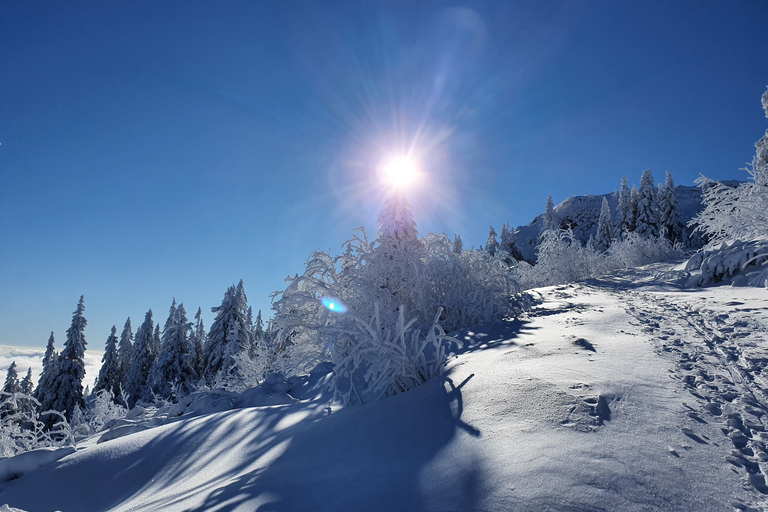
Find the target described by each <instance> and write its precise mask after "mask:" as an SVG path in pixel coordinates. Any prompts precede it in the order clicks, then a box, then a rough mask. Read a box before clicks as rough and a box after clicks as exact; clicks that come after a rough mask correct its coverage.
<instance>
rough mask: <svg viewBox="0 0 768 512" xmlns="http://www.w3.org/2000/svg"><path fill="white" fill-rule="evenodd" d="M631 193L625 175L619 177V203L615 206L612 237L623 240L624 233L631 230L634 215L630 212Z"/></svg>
mask: <svg viewBox="0 0 768 512" xmlns="http://www.w3.org/2000/svg"><path fill="white" fill-rule="evenodd" d="M631 196H632V193H631V192H630V191H629V186H628V184H627V177H626V176H624V177H623V178H621V190H620V191H619V204H618V206H617V207H616V220H615V221H614V223H613V238H615V239H616V240H623V239H624V233H625V232H627V231H631V230H632V226H634V217H633V214H632V197H631Z"/></svg>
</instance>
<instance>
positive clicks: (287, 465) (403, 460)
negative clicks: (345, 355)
mask: <svg viewBox="0 0 768 512" xmlns="http://www.w3.org/2000/svg"><path fill="white" fill-rule="evenodd" d="M470 378H471V377H470ZM467 380H469V378H467ZM465 383H466V381H465V382H463V383H462V384H460V385H459V386H454V384H453V382H452V381H451V380H450V379H449V378H447V377H445V378H441V379H435V380H433V381H430V382H428V383H426V384H424V385H423V386H421V387H419V388H417V389H414V390H411V391H408V392H406V393H402V394H400V395H397V396H394V397H391V398H387V399H385V400H382V401H379V402H374V403H371V404H366V405H362V406H352V407H348V408H345V409H342V410H341V411H339V412H337V413H333V414H331V415H329V416H325V417H322V418H319V419H317V418H316V420H315V421H313V422H312V423H311V424H308V425H296V426H295V428H289V429H288V430H287V431H282V432H273V433H271V434H270V433H269V432H265V435H267V436H270V435H271V436H272V440H271V441H270V443H269V444H270V445H272V446H273V447H277V446H279V445H281V444H282V443H285V447H284V449H283V451H282V452H281V453H280V454H279V456H277V458H275V459H274V460H273V461H272V462H271V463H270V464H268V465H267V466H266V467H263V468H261V469H256V470H252V471H247V472H244V471H242V470H243V469H244V468H232V470H231V471H230V472H229V475H224V477H222V478H221V479H220V480H221V486H220V487H219V488H217V489H216V490H214V491H213V492H211V493H210V494H209V495H208V496H207V498H206V499H205V501H204V503H203V504H202V505H201V506H200V507H198V508H195V509H193V512H202V511H212V510H235V509H238V507H242V508H241V509H242V510H246V509H247V510H258V511H259V512H288V511H304V510H312V511H338V510H366V511H391V510H398V511H421V510H427V509H429V510H472V509H473V507H474V506H475V504H476V503H477V500H478V498H479V497H480V496H481V488H480V487H481V482H482V481H483V477H482V467H481V465H480V464H479V463H478V459H479V458H478V457H474V458H473V457H472V456H471V454H467V456H466V457H463V459H464V461H465V463H464V464H459V465H458V467H457V464H456V463H455V461H451V462H447V463H445V467H442V466H441V463H440V460H439V459H437V460H436V455H437V454H438V453H439V452H440V451H441V450H442V449H443V448H444V447H445V446H446V445H448V444H449V443H450V442H451V441H452V440H453V439H454V438H455V437H456V436H457V434H458V433H459V432H463V433H464V434H467V435H469V436H473V437H478V436H480V432H479V431H478V430H477V429H475V428H474V427H472V426H470V425H467V424H466V423H464V422H462V421H461V414H462V411H463V403H462V397H461V387H462V386H463V385H464V384H465ZM245 449H246V450H247V449H248V448H247V447H246V448H245ZM258 451H263V449H261V450H258ZM257 455H258V453H248V454H246V455H245V457H244V459H245V460H246V461H248V460H253V458H254V457H255V456H257ZM431 474H432V475H436V474H439V475H441V476H440V478H430V475H431ZM446 476H449V478H446ZM425 504H428V507H426V508H425Z"/></svg>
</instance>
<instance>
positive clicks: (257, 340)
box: [249, 308, 266, 357]
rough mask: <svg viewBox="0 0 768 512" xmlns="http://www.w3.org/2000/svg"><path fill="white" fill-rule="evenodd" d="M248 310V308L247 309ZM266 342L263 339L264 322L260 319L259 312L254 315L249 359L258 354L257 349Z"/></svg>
mask: <svg viewBox="0 0 768 512" xmlns="http://www.w3.org/2000/svg"><path fill="white" fill-rule="evenodd" d="M249 309H250V308H249ZM265 343H266V340H265V339H264V320H262V319H261V310H259V312H258V314H257V315H256V320H255V321H254V322H253V336H252V337H251V351H250V355H251V357H254V356H255V355H256V354H258V353H259V348H260V346H261V345H264V344H265Z"/></svg>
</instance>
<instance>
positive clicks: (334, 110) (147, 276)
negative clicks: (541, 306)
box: [0, 0, 768, 350]
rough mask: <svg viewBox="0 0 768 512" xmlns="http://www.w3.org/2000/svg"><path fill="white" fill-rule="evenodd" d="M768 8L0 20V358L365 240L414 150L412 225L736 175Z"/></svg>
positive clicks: (263, 302)
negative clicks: (363, 231) (391, 159)
mask: <svg viewBox="0 0 768 512" xmlns="http://www.w3.org/2000/svg"><path fill="white" fill-rule="evenodd" d="M766 26H768V2H765V1H762V0H754V1H736V2H715V1H704V0H701V1H684V0H680V1H675V2H669V1H660V2H654V1H643V2H632V1H622V2H615V1H574V0H568V1H551V2H547V1H543V2H516V1H509V2H496V1H493V2H487V3H486V2H465V3H459V2H429V1H425V2H413V1H388V2H372V1H362V2H360V1H333V2H320V1H307V2H299V1H287V2H243V1H230V2H223V3H222V2H122V3H116V2H66V3H61V2H36V1H30V2H11V1H6V2H0V70H2V78H0V144H1V145H0V344H5V345H28V346H43V345H44V344H45V343H46V341H47V338H48V334H49V333H50V331H52V330H53V331H55V333H56V337H57V344H58V346H59V348H61V346H62V345H63V341H64V339H65V331H66V329H67V328H68V327H69V324H70V320H71V315H72V312H73V311H74V310H75V307H76V305H77V301H78V298H79V297H80V295H81V294H82V295H85V305H86V318H87V319H88V322H89V325H88V328H87V331H86V337H87V339H88V342H89V345H90V347H91V348H95V349H99V350H101V349H102V348H103V346H104V342H105V340H106V338H107V336H108V334H109V330H110V327H111V326H112V325H113V324H116V325H117V326H118V330H120V329H121V328H122V325H123V323H124V322H125V319H126V317H128V316H130V317H131V319H132V321H133V325H134V331H135V329H136V328H137V327H138V325H139V324H140V322H141V321H142V320H143V317H144V313H145V312H146V310H147V309H148V308H150V307H151V308H152V309H153V311H154V312H155V320H156V321H160V322H164V321H165V318H166V316H167V313H168V308H169V306H170V303H171V300H172V298H174V297H175V298H176V299H177V300H178V301H179V302H183V303H184V304H185V306H186V308H187V312H188V313H189V315H190V317H191V316H193V315H194V313H195V311H197V308H198V306H202V308H203V312H204V319H205V323H206V326H210V324H211V321H212V318H213V315H212V314H211V312H210V308H211V307H212V306H216V305H218V304H219V303H220V302H221V299H222V297H223V295H224V292H225V290H226V288H227V287H228V286H229V285H230V284H235V283H237V281H239V280H240V279H243V280H244V281H245V287H246V292H247V294H248V297H249V302H250V303H251V304H252V305H253V307H254V309H260V308H261V309H264V313H265V316H269V312H268V310H269V308H270V301H269V298H268V295H269V293H270V292H271V291H274V290H277V289H280V288H281V287H282V286H283V278H284V277H285V276H286V275H288V274H294V273H297V272H301V271H302V270H303V265H304V262H305V261H306V258H307V256H308V255H309V253H310V252H311V251H313V250H315V249H318V248H322V249H326V250H327V249H332V250H333V251H339V250H340V246H341V244H342V243H343V242H344V241H345V240H346V239H347V238H348V237H349V235H350V233H351V231H352V229H354V228H355V227H358V226H365V227H366V228H367V229H368V231H369V233H371V234H375V222H376V217H377V214H378V211H379V210H380V208H381V205H382V202H383V198H384V195H383V194H384V192H383V187H382V186H381V185H380V184H379V183H378V182H377V179H376V172H375V169H376V167H377V165H378V163H379V162H380V160H381V159H382V158H384V157H386V156H387V155H388V154H392V153H397V152H401V151H411V152H412V153H413V154H414V155H416V157H417V159H418V160H419V162H420V164H421V167H422V172H423V174H424V176H423V179H422V181H421V184H420V187H419V188H418V189H414V190H411V191H410V192H409V193H408V194H407V195H408V197H409V199H410V201H411V203H412V205H413V209H414V216H415V219H416V222H417V224H418V227H419V230H420V232H422V233H426V232H427V231H446V232H447V233H449V234H450V235H453V234H454V233H459V234H461V236H462V238H463V240H464V245H465V247H469V246H470V245H476V246H477V245H480V244H484V243H485V239H486V238H487V234H488V225H489V224H493V225H494V226H495V227H496V229H497V230H499V229H500V227H501V224H502V223H504V222H508V223H511V224H512V225H515V226H516V225H521V224H526V223H528V222H529V221H530V220H531V219H532V218H533V217H534V216H535V215H537V214H539V213H541V212H542V211H543V208H544V204H545V201H546V197H547V195H552V197H553V199H554V200H555V203H558V202H560V201H562V200H563V199H565V198H567V197H569V196H572V195H580V194H584V193H594V194H600V193H606V192H610V191H612V190H614V189H615V188H616V187H617V186H618V185H619V183H620V180H621V177H622V176H628V178H629V182H630V184H632V183H639V179H640V174H641V173H642V171H643V170H644V169H646V168H651V169H653V171H654V176H655V177H656V180H657V181H660V180H661V179H662V178H663V176H664V171H665V170H667V169H669V170H670V171H671V172H672V174H673V177H674V178H675V181H676V183H677V184H686V185H691V184H692V183H693V180H694V179H695V178H696V177H697V176H698V175H699V174H706V175H707V176H710V177H712V178H745V177H746V173H744V172H742V171H739V170H738V169H739V168H740V167H744V164H745V163H746V162H747V161H750V160H751V158H752V155H753V153H754V147H753V144H754V142H755V141H756V140H757V139H759V138H760V136H761V135H762V134H763V133H764V131H765V128H766V127H768V120H766V119H765V118H764V117H763V113H762V110H761V108H760V96H761V94H762V93H763V91H764V90H765V87H766V85H768V30H765V27H766Z"/></svg>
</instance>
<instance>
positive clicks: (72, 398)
mask: <svg viewBox="0 0 768 512" xmlns="http://www.w3.org/2000/svg"><path fill="white" fill-rule="evenodd" d="M84 312H85V301H84V297H82V296H81V297H80V302H79V303H78V304H77V310H76V311H75V312H74V313H73V315H72V325H71V326H70V328H69V329H67V341H65V342H64V350H62V351H61V354H60V355H59V357H58V359H57V361H58V369H57V372H56V376H55V377H54V378H53V382H52V383H51V388H50V390H49V391H48V393H47V394H46V396H44V397H43V399H42V400H40V410H41V412H44V411H49V410H54V411H59V412H61V413H63V414H64V416H65V417H66V418H67V419H71V418H72V414H73V413H74V412H75V407H78V406H80V407H82V406H83V405H84V402H83V377H85V360H84V357H85V347H86V345H87V343H86V341H85V326H86V324H87V321H86V319H85V316H83V313H84ZM55 420H56V419H55V418H54V417H53V416H49V417H48V418H47V421H48V422H49V423H51V422H55Z"/></svg>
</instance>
